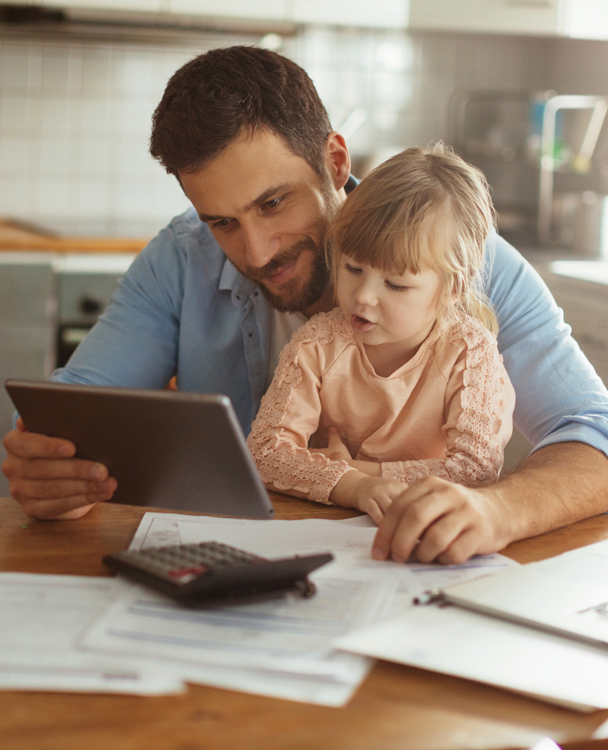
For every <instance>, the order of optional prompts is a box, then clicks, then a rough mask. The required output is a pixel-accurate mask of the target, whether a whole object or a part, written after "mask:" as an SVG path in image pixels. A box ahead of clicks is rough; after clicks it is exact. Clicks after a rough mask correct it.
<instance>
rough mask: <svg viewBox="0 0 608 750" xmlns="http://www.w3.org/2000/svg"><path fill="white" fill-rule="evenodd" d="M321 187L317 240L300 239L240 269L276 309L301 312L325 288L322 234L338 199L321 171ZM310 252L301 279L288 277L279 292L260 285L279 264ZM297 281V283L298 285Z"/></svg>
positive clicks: (326, 272) (327, 273)
mask: <svg viewBox="0 0 608 750" xmlns="http://www.w3.org/2000/svg"><path fill="white" fill-rule="evenodd" d="M322 190H323V199H324V204H325V207H324V211H323V215H322V216H321V218H320V220H319V222H318V224H317V227H316V228H317V235H318V237H319V238H320V239H319V240H318V241H317V242H315V240H313V239H312V237H304V238H303V239H301V240H299V241H298V242H296V243H295V244H294V245H292V246H291V247H290V248H289V250H286V251H285V252H283V253H281V254H280V255H276V256H275V257H274V258H273V259H272V260H271V261H270V262H269V263H267V264H266V265H265V266H263V267H262V268H254V267H253V266H247V268H245V269H244V270H243V271H242V273H243V275H244V276H246V277H247V278H248V279H251V280H252V281H255V282H256V283H257V284H258V286H259V288H260V290H261V291H262V294H263V295H264V296H265V297H266V299H267V300H268V301H269V302H270V304H271V305H272V306H273V307H274V308H275V309H276V310H278V311H279V312H303V311H304V310H306V309H307V308H309V307H311V306H312V305H314V304H315V302H318V301H319V300H320V299H321V297H322V296H323V293H324V292H325V290H326V289H327V285H328V283H329V280H330V277H331V270H330V268H328V265H327V260H326V257H325V235H326V234H327V229H328V227H329V223H330V220H331V218H332V217H333V216H334V214H335V213H336V211H337V210H338V207H339V205H340V201H339V199H338V196H337V195H336V194H335V192H334V191H333V189H332V184H331V180H330V179H329V174H324V175H323V180H322ZM306 251H308V252H311V253H312V263H311V266H310V272H309V276H308V278H307V279H306V280H305V281H304V283H302V281H301V280H299V279H290V280H289V281H287V282H285V284H284V285H283V287H282V289H283V293H282V294H274V293H273V292H271V291H269V290H268V289H267V288H266V286H265V285H264V280H265V279H267V278H269V277H270V276H272V274H273V273H276V271H278V270H279V269H280V268H284V267H285V266H288V265H289V264H290V263H291V262H293V261H294V260H295V259H296V258H297V257H298V256H299V255H300V253H302V252H306ZM298 285H301V286H300V288H298Z"/></svg>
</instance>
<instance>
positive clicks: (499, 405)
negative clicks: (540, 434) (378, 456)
mask: <svg viewBox="0 0 608 750" xmlns="http://www.w3.org/2000/svg"><path fill="white" fill-rule="evenodd" d="M463 329H464V335H463ZM459 337H460V338H464V342H465V351H464V359H461V364H463V365H464V367H463V366H460V367H455V368H454V371H453V372H452V375H451V377H450V379H449V381H448V384H447V388H446V404H445V414H446V421H445V424H444V426H443V433H444V435H445V437H446V446H447V447H446V454H445V457H443V458H431V459H424V460H419V461H401V462H394V463H392V462H391V463H383V464H382V476H383V477H389V478H391V479H396V480H398V481H400V482H404V483H405V484H407V485H412V484H414V483H415V482H418V481H420V480H421V479H424V478H425V477H428V476H435V477H440V478H442V479H447V480H448V481H450V482H455V483H457V484H463V485H467V486H470V487H471V486H475V485H482V484H489V483H492V482H495V481H496V480H497V479H498V476H499V474H500V470H501V468H502V464H503V460H504V447H505V445H506V444H507V442H508V440H509V438H510V436H511V433H512V429H513V423H512V415H513V408H514V406H515V393H514V390H513V386H512V385H511V382H510V381H509V377H508V375H507V372H506V370H505V368H504V366H503V364H502V357H501V356H500V354H499V353H498V347H497V344H496V339H495V337H494V336H493V335H492V334H491V333H490V332H489V331H487V330H486V329H485V328H484V327H483V326H482V325H481V323H479V322H478V321H476V320H473V319H471V318H468V317H467V318H465V319H464V320H463V321H462V327H461V328H460V333H459ZM452 340H453V339H452Z"/></svg>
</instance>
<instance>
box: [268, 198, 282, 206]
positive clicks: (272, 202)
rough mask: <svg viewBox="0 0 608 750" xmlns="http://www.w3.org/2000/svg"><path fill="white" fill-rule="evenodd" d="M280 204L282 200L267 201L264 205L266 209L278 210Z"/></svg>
mask: <svg viewBox="0 0 608 750" xmlns="http://www.w3.org/2000/svg"><path fill="white" fill-rule="evenodd" d="M280 202H281V199H280V198H273V199H272V200H271V201H266V203H264V208H276V207H277V206H278V205H279V203H280Z"/></svg>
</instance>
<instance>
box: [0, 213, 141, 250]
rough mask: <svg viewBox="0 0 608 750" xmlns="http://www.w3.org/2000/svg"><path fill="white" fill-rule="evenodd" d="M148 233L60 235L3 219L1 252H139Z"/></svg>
mask: <svg viewBox="0 0 608 750" xmlns="http://www.w3.org/2000/svg"><path fill="white" fill-rule="evenodd" d="M149 239H150V238H148V237H58V236H55V235H52V234H47V233H45V232H44V231H43V230H40V229H38V228H37V227H32V226H29V225H28V224H24V223H21V222H18V221H11V220H7V219H4V220H3V219H0V252H27V251H34V252H51V253H80V254H86V253H138V252H139V251H140V250H141V249H142V248H144V247H145V246H146V244H147V243H148V242H149Z"/></svg>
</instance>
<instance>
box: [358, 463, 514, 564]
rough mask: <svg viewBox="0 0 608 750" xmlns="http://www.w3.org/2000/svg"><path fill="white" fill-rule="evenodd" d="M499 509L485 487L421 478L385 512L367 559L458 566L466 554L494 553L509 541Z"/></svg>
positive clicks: (500, 505) (489, 491)
mask: <svg viewBox="0 0 608 750" xmlns="http://www.w3.org/2000/svg"><path fill="white" fill-rule="evenodd" d="M495 486H496V485H494V487H495ZM501 507H502V503H501V502H500V497H499V496H498V495H496V494H495V493H493V492H492V488H491V487H485V488H478V489H473V488H471V487H463V486H462V485H459V484H452V483H451V482H446V481H445V480H443V479H438V478H437V477H427V478H426V479H423V480H422V481H421V482H419V483H417V484H415V485H414V486H413V487H410V488H409V489H407V490H405V492H403V491H402V494H401V495H400V497H398V498H396V499H395V500H394V501H393V503H392V504H391V505H390V507H388V508H387V510H386V513H385V516H384V519H383V520H382V521H381V523H380V524H379V528H378V531H377V533H376V537H375V539H374V543H373V547H372V556H373V557H374V558H375V559H376V560H386V559H387V558H388V559H392V560H395V561H396V562H404V561H406V560H409V559H410V558H412V557H415V558H416V559H417V560H419V561H420V562H425V563H426V562H431V561H432V560H437V561H439V562H442V563H445V564H458V563H462V562H464V561H465V560H467V559H468V558H469V557H471V555H476V554H488V553H490V552H495V551H496V550H499V549H502V547H504V546H506V545H507V544H508V543H509V541H510V538H509V536H507V533H506V529H505V528H504V525H503V521H504V519H503V516H502V514H501V513H500V509H501Z"/></svg>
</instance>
